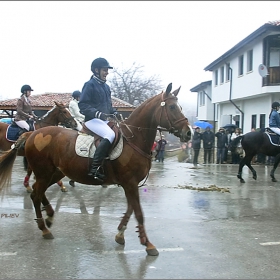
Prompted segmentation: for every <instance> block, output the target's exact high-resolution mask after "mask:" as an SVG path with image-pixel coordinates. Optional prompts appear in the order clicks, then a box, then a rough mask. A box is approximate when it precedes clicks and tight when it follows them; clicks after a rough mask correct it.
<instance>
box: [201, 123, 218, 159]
mask: <svg viewBox="0 0 280 280" xmlns="http://www.w3.org/2000/svg"><path fill="white" fill-rule="evenodd" d="M202 140H203V149H204V162H203V164H206V163H211V154H212V149H213V145H214V143H215V135H214V132H212V131H211V130H210V127H209V126H207V127H206V130H205V131H204V132H203V133H202Z"/></svg>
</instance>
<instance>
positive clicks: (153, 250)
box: [146, 248, 159, 256]
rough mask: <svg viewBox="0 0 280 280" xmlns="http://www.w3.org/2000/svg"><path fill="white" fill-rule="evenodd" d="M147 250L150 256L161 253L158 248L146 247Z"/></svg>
mask: <svg viewBox="0 0 280 280" xmlns="http://www.w3.org/2000/svg"><path fill="white" fill-rule="evenodd" d="M146 252H147V254H148V255H149V256H158V255H159V252H158V250H157V249H156V248H153V249H146Z"/></svg>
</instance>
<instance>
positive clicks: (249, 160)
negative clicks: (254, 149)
mask: <svg viewBox="0 0 280 280" xmlns="http://www.w3.org/2000/svg"><path fill="white" fill-rule="evenodd" d="M252 158H253V155H252V156H251V155H248V156H247V155H246V156H245V157H244V161H245V164H246V165H247V166H248V168H249V169H250V170H251V172H252V173H253V179H255V180H257V172H256V170H255V169H254V168H253V166H252V165H251V161H252Z"/></svg>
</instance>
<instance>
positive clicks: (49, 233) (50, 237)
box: [43, 232, 54, 239]
mask: <svg viewBox="0 0 280 280" xmlns="http://www.w3.org/2000/svg"><path fill="white" fill-rule="evenodd" d="M43 237H44V238H45V239H54V237H53V235H52V233H51V232H48V233H45V234H43Z"/></svg>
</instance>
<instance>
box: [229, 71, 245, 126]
mask: <svg viewBox="0 0 280 280" xmlns="http://www.w3.org/2000/svg"><path fill="white" fill-rule="evenodd" d="M229 71H230V88H229V101H230V102H231V104H233V105H234V106H235V108H236V109H237V110H238V111H239V112H240V113H241V116H242V123H241V129H242V131H244V129H243V128H244V113H243V111H242V110H241V109H240V108H239V107H238V106H237V105H236V104H235V103H234V102H233V101H232V99H231V92H232V68H231V67H229Z"/></svg>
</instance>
